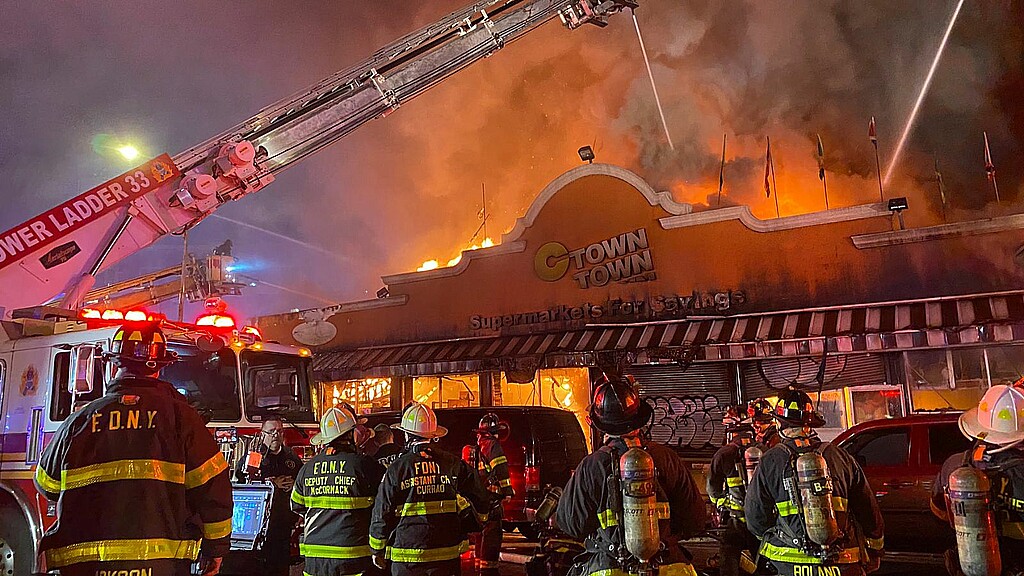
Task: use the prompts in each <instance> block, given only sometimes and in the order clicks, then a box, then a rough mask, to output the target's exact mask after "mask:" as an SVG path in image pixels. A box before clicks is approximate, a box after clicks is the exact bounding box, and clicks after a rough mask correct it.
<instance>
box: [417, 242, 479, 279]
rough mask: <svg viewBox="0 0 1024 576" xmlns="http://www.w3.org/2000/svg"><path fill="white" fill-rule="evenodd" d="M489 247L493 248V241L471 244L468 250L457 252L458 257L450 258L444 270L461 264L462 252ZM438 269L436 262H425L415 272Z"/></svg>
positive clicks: (438, 265)
mask: <svg viewBox="0 0 1024 576" xmlns="http://www.w3.org/2000/svg"><path fill="white" fill-rule="evenodd" d="M491 246H494V240H491V239H490V238H484V241H483V242H481V243H480V244H473V245H471V246H470V247H469V248H465V249H463V250H461V251H460V252H459V255H458V256H456V257H455V258H452V259H451V260H448V263H447V264H445V267H446V268H451V267H452V266H455V265H456V264H458V263H459V262H462V254H463V252H468V251H470V250H479V249H481V248H490V247H491ZM438 267H440V264H439V263H438V261H437V260H427V261H426V262H424V263H423V264H422V265H420V267H419V268H417V269H416V271H417V272H425V271H427V270H433V269H435V268H438Z"/></svg>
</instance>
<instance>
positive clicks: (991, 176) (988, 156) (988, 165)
mask: <svg viewBox="0 0 1024 576" xmlns="http://www.w3.org/2000/svg"><path fill="white" fill-rule="evenodd" d="M982 134H983V135H984V136H985V172H986V173H987V174H988V181H989V182H991V183H992V190H994V191H995V193H996V204H999V184H997V183H996V167H995V165H994V164H992V151H991V150H990V149H989V147H988V132H982Z"/></svg>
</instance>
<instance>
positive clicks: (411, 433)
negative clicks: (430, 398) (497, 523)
mask: <svg viewBox="0 0 1024 576" xmlns="http://www.w3.org/2000/svg"><path fill="white" fill-rule="evenodd" d="M394 427H395V428H397V429H400V430H402V431H403V432H405V433H406V436H407V437H408V438H409V441H408V446H407V448H406V451H405V452H404V453H403V454H402V455H401V456H399V457H398V459H397V460H395V461H394V463H392V464H391V465H390V466H388V469H387V472H386V473H385V474H384V480H383V481H382V482H381V484H380V489H379V490H378V491H377V499H376V501H375V502H374V505H373V515H372V517H371V521H370V547H371V548H372V549H373V562H374V565H376V566H377V567H379V568H381V569H387V567H388V564H389V563H390V573H391V574H392V576H406V575H408V576H457V575H458V574H461V563H460V559H459V555H461V554H462V553H463V552H465V551H466V550H468V549H469V540H468V533H469V532H475V531H478V530H479V529H480V523H482V522H483V520H484V519H485V517H486V515H487V513H489V512H490V511H491V509H492V508H494V507H495V506H496V505H498V504H499V501H498V498H496V497H495V496H494V495H493V494H492V493H490V492H488V491H487V490H486V489H485V488H484V487H483V485H482V484H481V483H480V478H479V476H478V475H477V472H476V470H473V469H472V468H470V467H469V465H467V464H466V463H465V462H463V461H462V460H460V459H459V458H458V457H457V456H455V455H453V454H449V453H448V452H445V451H444V450H441V449H439V448H436V447H434V446H432V445H431V443H432V442H433V441H434V440H436V439H438V438H440V437H442V436H444V435H445V434H447V433H448V430H447V429H445V428H444V427H443V426H438V425H437V417H436V416H435V415H434V411H433V410H431V409H430V408H428V407H427V406H424V405H423V404H419V403H413V404H411V405H410V406H409V407H408V408H406V410H405V412H404V413H403V414H402V421H401V423H399V424H395V425H394Z"/></svg>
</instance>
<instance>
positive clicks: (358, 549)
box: [299, 543, 373, 558]
mask: <svg viewBox="0 0 1024 576" xmlns="http://www.w3.org/2000/svg"><path fill="white" fill-rule="evenodd" d="M299 554H302V555H303V556H305V557H306V558H366V557H367V556H369V555H370V554H373V551H372V550H370V547H369V546H328V545H326V544H305V543H302V544H299Z"/></svg>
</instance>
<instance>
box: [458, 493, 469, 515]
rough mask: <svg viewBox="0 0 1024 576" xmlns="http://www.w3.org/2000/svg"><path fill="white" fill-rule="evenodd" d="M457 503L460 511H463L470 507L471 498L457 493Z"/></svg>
mask: <svg viewBox="0 0 1024 576" xmlns="http://www.w3.org/2000/svg"><path fill="white" fill-rule="evenodd" d="M455 505H456V507H457V508H458V509H459V512H462V511H463V510H465V509H466V508H469V500H466V498H465V496H463V495H462V494H456V495H455Z"/></svg>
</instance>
